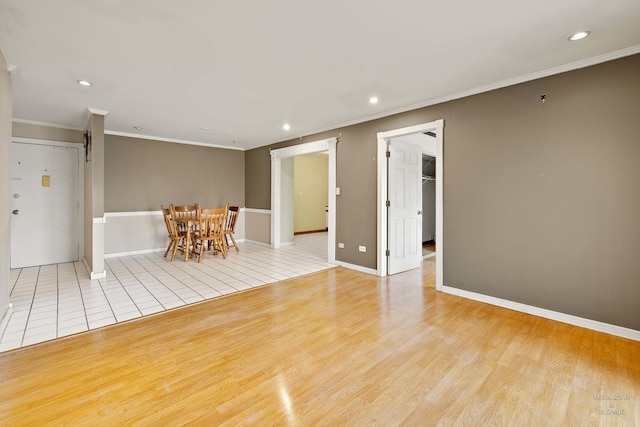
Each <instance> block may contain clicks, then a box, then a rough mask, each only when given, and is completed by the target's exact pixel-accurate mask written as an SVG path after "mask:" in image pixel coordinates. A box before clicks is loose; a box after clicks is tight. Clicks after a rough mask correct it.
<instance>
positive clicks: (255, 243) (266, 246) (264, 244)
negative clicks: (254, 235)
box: [236, 239, 271, 248]
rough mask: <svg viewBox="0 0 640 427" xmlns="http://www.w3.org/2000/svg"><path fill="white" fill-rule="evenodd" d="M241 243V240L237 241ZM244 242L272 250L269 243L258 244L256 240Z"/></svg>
mask: <svg viewBox="0 0 640 427" xmlns="http://www.w3.org/2000/svg"><path fill="white" fill-rule="evenodd" d="M239 241H240V240H236V242H239ZM243 242H245V243H250V244H252V245H257V246H262V247H265V248H270V247H271V245H270V244H269V243H264V242H258V241H256V240H249V239H244V240H243Z"/></svg>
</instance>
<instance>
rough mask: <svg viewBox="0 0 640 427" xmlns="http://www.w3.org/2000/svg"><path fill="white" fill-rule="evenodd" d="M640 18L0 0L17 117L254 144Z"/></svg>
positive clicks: (613, 5) (430, 94)
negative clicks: (98, 118) (96, 121)
mask: <svg viewBox="0 0 640 427" xmlns="http://www.w3.org/2000/svg"><path fill="white" fill-rule="evenodd" d="M356 3H359V4H360V5H357V4H356ZM363 5H364V6H363ZM639 22H640V1H638V0H610V1H607V2H604V1H602V0H563V1H558V0H536V1H532V0H530V1H514V0H487V1H484V2H478V1H471V0H468V1H460V0H458V1H455V0H454V1H452V0H396V1H394V2H390V1H388V0H368V1H367V2H346V1H339V0H324V1H318V2H311V1H299V0H273V1H258V0H254V1H247V0H235V1H220V0H185V1H180V2H178V1H173V0H56V1H37V0H0V50H2V52H3V54H4V56H5V58H6V60H7V63H8V64H10V69H11V70H12V76H13V116H14V120H17V121H24V122H33V123H46V124H53V125H57V126H62V127H69V128H77V129H81V128H82V126H83V125H84V122H83V120H84V118H85V114H86V111H87V108H93V109H97V110H102V111H108V112H109V114H108V116H107V118H106V124H105V127H106V130H107V133H112V134H122V135H140V136H144V137H151V138H155V139H161V140H163V139H166V140H175V141H182V142H194V143H201V144H210V145H214V146H225V147H231V148H238V149H248V148H253V147H258V146H263V145H267V144H270V143H273V142H278V141H283V140H287V139H291V138H296V137H299V136H303V135H308V134H311V133H314V132H317V131H322V130H328V129H333V128H336V127H339V126H342V125H346V124H352V123H357V122H360V121H365V120H368V119H372V118H375V117H381V116H384V115H388V114H391V113H395V112H400V111H406V110H409V109H412V108H417V107H420V106H425V105H429V104H433V103H436V102H440V101H443V100H446V99H453V98H455V97H459V96H462V95H468V94H471V93H476V92H479V91H483V90H488V89H491V88H495V87H500V86H505V85H507V84H511V83H515V82H518V81H524V80H527V79H531V78H534V77H540V76H542V75H547V74H550V73H553V72H558V71H563V70H566V69H570V68H576V67H579V66H584V65H588V64H591V63H596V62H601V61H604V60H607V59H612V58H615V57H620V56H625V55H629V54H633V53H637V52H640V48H639V47H640V25H639V24H638V23H639ZM578 30H590V31H591V35H590V36H589V37H587V38H586V39H584V40H581V41H578V42H569V41H567V37H568V36H569V35H570V34H571V33H573V32H575V31H578ZM80 79H86V80H88V81H90V82H92V83H93V86H91V87H82V86H80V85H78V84H77V83H76V82H77V80H80ZM373 95H375V96H377V97H379V100H380V101H379V103H378V104H376V105H372V104H370V103H369V98H370V97H371V96H373ZM285 122H286V123H289V124H290V125H291V129H290V130H289V131H285V130H283V129H282V125H283V124H284V123H285ZM135 127H141V128H142V129H135ZM234 141H236V142H235V143H234Z"/></svg>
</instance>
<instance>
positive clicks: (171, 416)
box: [0, 259, 640, 426]
mask: <svg viewBox="0 0 640 427" xmlns="http://www.w3.org/2000/svg"><path fill="white" fill-rule="evenodd" d="M434 262H435V260H433V259H430V260H427V261H426V262H425V267H424V269H423V271H420V270H415V271H412V272H408V273H405V274H399V275H395V276H392V277H390V278H385V279H380V278H376V277H373V276H370V275H366V274H362V273H358V272H354V271H350V270H347V269H343V268H336V269H331V270H326V271H323V272H319V273H314V274H311V275H308V276H305V277H301V278H298V279H292V280H288V281H284V282H278V283H275V284H272V285H267V286H263V287H261V288H256V289H252V290H248V291H245V292H241V293H238V294H233V295H228V296H225V297H221V298H219V299H216V300H210V301H205V302H202V303H197V304H194V305H190V306H187V307H184V308H180V309H176V310H173V311H168V312H163V313H160V314H157V315H153V316H150V317H145V318H142V319H136V320H133V321H130V322H127V323H122V324H117V325H113V326H109V327H106V328H103V329H99V330H96V331H89V332H85V333H82V334H78V335H75V336H71V337H66V338H62V339H59V340H55V341H51V342H47V343H42V344H36V345H34V346H31V347H25V348H20V349H16V350H11V351H9V352H6V353H3V354H0V425H9V426H14V425H38V426H41V425H131V424H136V425H183V424H185V423H192V424H193V425H300V426H307V425H328V426H340V425H348V426H360V425H381V426H390V425H411V426H413V425H418V426H430V425H438V424H439V425H446V426H449V425H473V426H484V425H508V426H528V425H531V426H561V425H562V426H570V425H575V426H591V425H593V426H595V425H628V426H633V425H640V402H639V399H638V397H639V396H640V343H638V342H634V341H630V340H627V339H622V338H617V337H614V336H611V335H606V334H603V333H598V332H594V331H590V330H586V329H581V328H578V327H574V326H570V325H566V324H563V323H558V322H554V321H551V320H546V319H542V318H538V317H534V316H530V315H526V314H522V313H517V312H513V311H510V310H506V309H502V308H498V307H494V306H490V305H486V304H482V303H478V302H474V301H470V300H465V299H462V298H459V297H455V296H452V295H446V294H442V293H437V292H436V291H435V290H434V289H433V282H434V278H433V268H434V267H433V266H434ZM600 394H604V396H600V397H599V398H597V396H598V395H600ZM614 397H618V398H621V399H616V400H613V398H614ZM627 399H628V400H627ZM601 411H602V413H601ZM607 411H608V412H607ZM614 411H617V412H618V413H621V412H622V414H621V415H614V414H613V413H614Z"/></svg>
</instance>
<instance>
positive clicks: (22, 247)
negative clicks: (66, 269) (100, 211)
mask: <svg viewBox="0 0 640 427" xmlns="http://www.w3.org/2000/svg"><path fill="white" fill-rule="evenodd" d="M11 146H12V159H11V163H12V167H11V202H12V205H11V206H12V207H11V209H12V211H13V215H11V268H19V267H28V266H33V265H43V264H54V263H59V262H68V261H78V260H79V255H80V254H79V234H80V233H79V228H80V227H79V223H78V221H80V220H81V217H80V201H79V191H78V186H79V183H78V181H79V180H78V171H79V165H78V159H79V155H80V148H81V147H67V146H57V145H40V144H29V143H21V142H14V143H12V144H11Z"/></svg>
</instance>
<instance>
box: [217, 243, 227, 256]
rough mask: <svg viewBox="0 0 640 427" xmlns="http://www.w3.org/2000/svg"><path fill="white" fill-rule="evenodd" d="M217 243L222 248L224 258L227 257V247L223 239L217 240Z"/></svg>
mask: <svg viewBox="0 0 640 427" xmlns="http://www.w3.org/2000/svg"><path fill="white" fill-rule="evenodd" d="M217 245H218V247H219V248H220V252H222V258H224V259H227V248H226V247H225V246H224V242H223V241H222V239H219V240H218V241H217Z"/></svg>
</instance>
